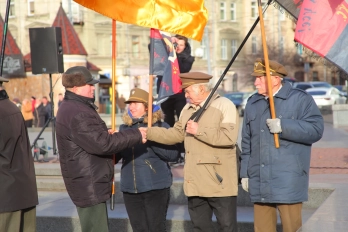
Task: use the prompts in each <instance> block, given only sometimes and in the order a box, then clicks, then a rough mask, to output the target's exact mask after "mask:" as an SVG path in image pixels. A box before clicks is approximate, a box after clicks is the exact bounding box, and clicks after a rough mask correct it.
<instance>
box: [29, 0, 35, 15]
mask: <svg viewBox="0 0 348 232" xmlns="http://www.w3.org/2000/svg"><path fill="white" fill-rule="evenodd" d="M34 14H35V8H34V0H28V15H34Z"/></svg>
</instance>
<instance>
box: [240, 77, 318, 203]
mask: <svg viewBox="0 0 348 232" xmlns="http://www.w3.org/2000/svg"><path fill="white" fill-rule="evenodd" d="M274 104H275V111H276V117H277V118H279V119H280V121H281V128H282V133H280V134H279V143H280V147H279V148H275V145H274V135H273V134H272V133H270V131H269V128H268V126H267V124H266V119H268V118H271V115H270V108H269V101H268V100H266V99H265V97H264V96H263V95H260V94H255V95H253V96H252V97H251V98H250V99H249V100H248V103H247V105H246V108H245V114H244V121H243V129H242V154H241V157H242V162H241V171H240V175H241V177H242V178H249V193H250V199H251V201H252V202H261V203H297V202H303V201H307V200H308V182H309V179H308V175H309V165H310V157H311V146H312V144H313V143H315V142H316V141H318V140H319V139H320V138H321V137H322V135H323V131H324V122H323V117H322V115H321V113H320V111H319V109H318V107H317V105H316V104H315V102H314V100H313V98H312V96H311V95H309V94H308V93H306V92H305V91H302V90H300V89H295V88H292V86H291V84H289V83H285V84H283V86H282V88H281V89H280V90H279V92H278V93H277V94H276V95H275V96H274Z"/></svg>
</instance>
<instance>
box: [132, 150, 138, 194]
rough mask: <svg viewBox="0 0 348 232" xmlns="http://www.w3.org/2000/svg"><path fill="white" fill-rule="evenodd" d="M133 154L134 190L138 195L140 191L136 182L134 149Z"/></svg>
mask: <svg viewBox="0 0 348 232" xmlns="http://www.w3.org/2000/svg"><path fill="white" fill-rule="evenodd" d="M132 153H133V160H132V163H133V181H134V190H135V193H138V190H137V183H136V180H135V164H134V162H135V161H134V147H132Z"/></svg>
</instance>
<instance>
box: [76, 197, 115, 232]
mask: <svg viewBox="0 0 348 232" xmlns="http://www.w3.org/2000/svg"><path fill="white" fill-rule="evenodd" d="M76 208H77V213H78V215H79V218H80V224H81V231H82V232H109V224H108V211H107V209H106V203H105V202H103V203H100V204H98V205H93V206H90V207H85V208H81V207H77V206H76Z"/></svg>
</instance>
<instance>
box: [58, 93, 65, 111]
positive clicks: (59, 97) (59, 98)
mask: <svg viewBox="0 0 348 232" xmlns="http://www.w3.org/2000/svg"><path fill="white" fill-rule="evenodd" d="M63 99H64V96H63V94H62V93H59V94H58V108H59V106H60V104H62V102H63Z"/></svg>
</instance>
